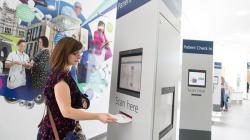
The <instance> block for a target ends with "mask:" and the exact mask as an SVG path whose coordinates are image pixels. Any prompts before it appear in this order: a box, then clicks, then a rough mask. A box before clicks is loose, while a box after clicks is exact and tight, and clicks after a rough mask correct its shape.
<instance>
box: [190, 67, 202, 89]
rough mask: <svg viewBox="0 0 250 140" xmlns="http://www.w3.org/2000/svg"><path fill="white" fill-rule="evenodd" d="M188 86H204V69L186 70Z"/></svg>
mask: <svg viewBox="0 0 250 140" xmlns="http://www.w3.org/2000/svg"><path fill="white" fill-rule="evenodd" d="M188 86H190V87H192V86H193V87H206V71H205V70H188Z"/></svg>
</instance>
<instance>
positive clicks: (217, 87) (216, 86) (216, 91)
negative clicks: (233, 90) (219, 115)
mask: <svg viewBox="0 0 250 140" xmlns="http://www.w3.org/2000/svg"><path fill="white" fill-rule="evenodd" d="M221 69H222V63H221V62H214V73H213V74H214V76H213V111H214V112H221V110H220V103H221Z"/></svg>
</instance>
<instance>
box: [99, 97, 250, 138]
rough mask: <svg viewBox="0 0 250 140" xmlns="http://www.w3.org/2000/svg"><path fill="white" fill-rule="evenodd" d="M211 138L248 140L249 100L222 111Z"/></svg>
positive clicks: (249, 128) (249, 131)
mask: <svg viewBox="0 0 250 140" xmlns="http://www.w3.org/2000/svg"><path fill="white" fill-rule="evenodd" d="M98 140H106V137H104V138H101V139H98ZM212 140H250V101H244V102H243V103H242V104H235V105H232V106H231V107H230V108H229V111H228V112H223V113H222V116H221V117H220V121H219V122H218V121H217V122H215V123H213V126H212Z"/></svg>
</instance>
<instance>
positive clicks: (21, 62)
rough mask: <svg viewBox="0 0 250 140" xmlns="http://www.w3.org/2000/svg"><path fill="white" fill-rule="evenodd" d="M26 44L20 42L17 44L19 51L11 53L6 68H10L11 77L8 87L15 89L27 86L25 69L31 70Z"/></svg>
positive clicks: (9, 77)
mask: <svg viewBox="0 0 250 140" xmlns="http://www.w3.org/2000/svg"><path fill="white" fill-rule="evenodd" d="M25 48H26V42H25V41H24V40H19V41H18V43H17V51H13V52H11V53H10V54H9V55H8V57H7V59H6V61H5V65H6V68H9V69H10V71H9V76H8V79H7V87H8V88H9V89H15V88H18V87H21V86H25V85H26V73H25V69H30V68H31V66H32V65H31V64H30V63H29V56H28V55H27V54H26V53H25V52H24V50H25Z"/></svg>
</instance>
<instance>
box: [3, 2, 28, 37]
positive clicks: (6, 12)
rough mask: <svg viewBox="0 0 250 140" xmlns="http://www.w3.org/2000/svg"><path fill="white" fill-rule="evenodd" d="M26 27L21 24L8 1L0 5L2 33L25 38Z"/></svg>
mask: <svg viewBox="0 0 250 140" xmlns="http://www.w3.org/2000/svg"><path fill="white" fill-rule="evenodd" d="M25 32H26V27H25V26H23V25H20V24H19V19H18V17H17V15H16V10H15V9H11V8H9V6H8V4H7V3H6V1H4V2H3V4H2V5H0V33H3V34H8V35H11V36H17V37H21V38H24V37H25Z"/></svg>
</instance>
